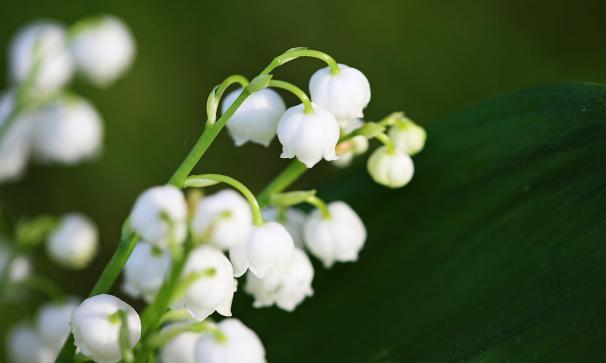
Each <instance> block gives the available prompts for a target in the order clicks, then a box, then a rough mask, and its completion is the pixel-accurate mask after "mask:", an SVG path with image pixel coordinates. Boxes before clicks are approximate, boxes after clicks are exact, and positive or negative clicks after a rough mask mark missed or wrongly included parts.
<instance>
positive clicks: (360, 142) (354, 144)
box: [333, 135, 368, 168]
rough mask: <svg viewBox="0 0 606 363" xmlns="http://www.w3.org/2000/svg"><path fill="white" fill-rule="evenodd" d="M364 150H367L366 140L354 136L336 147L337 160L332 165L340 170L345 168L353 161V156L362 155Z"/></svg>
mask: <svg viewBox="0 0 606 363" xmlns="http://www.w3.org/2000/svg"><path fill="white" fill-rule="evenodd" d="M366 150H368V139H367V138H366V137H364V136H362V135H358V136H354V137H352V138H351V139H349V140H347V141H344V142H342V143H340V144H338V145H337V155H338V156H339V159H338V160H335V161H333V163H334V164H335V165H336V166H337V167H340V168H344V167H347V166H349V165H350V164H351V162H352V161H353V158H354V156H357V155H360V154H363V153H365V152H366Z"/></svg>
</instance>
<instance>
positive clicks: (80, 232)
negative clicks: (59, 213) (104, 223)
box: [46, 213, 98, 269]
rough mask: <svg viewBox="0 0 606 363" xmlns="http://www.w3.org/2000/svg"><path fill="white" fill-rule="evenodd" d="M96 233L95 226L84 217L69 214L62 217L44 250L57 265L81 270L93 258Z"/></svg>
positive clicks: (95, 248) (95, 249) (96, 241)
mask: <svg viewBox="0 0 606 363" xmlns="http://www.w3.org/2000/svg"><path fill="white" fill-rule="evenodd" d="M97 244H98V232H97V227H96V226H95V224H94V223H93V222H92V221H91V220H90V219H89V218H88V217H86V216H84V215H82V214H79V213H70V214H67V215H65V216H63V217H62V218H61V220H60V222H59V225H58V226H57V227H56V228H55V230H53V232H52V233H51V234H50V236H49V237H48V240H47V242H46V250H47V251H48V255H49V256H50V257H51V259H52V260H53V261H55V262H56V263H58V264H59V265H62V266H65V267H68V268H73V269H81V268H84V267H86V266H88V264H89V262H90V261H91V260H92V258H93V257H94V256H95V252H96V251H97Z"/></svg>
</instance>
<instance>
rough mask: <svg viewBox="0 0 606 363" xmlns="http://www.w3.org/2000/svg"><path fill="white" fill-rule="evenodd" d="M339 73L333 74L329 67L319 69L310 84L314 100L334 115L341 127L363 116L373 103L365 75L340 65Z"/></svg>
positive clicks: (310, 91)
mask: <svg viewBox="0 0 606 363" xmlns="http://www.w3.org/2000/svg"><path fill="white" fill-rule="evenodd" d="M339 69H340V72H339V73H337V74H331V73H330V68H329V67H325V68H322V69H319V70H317V71H316V72H315V73H314V74H313V75H312V76H311V79H310V81H309V93H310V94H311V99H312V101H313V102H315V103H316V104H318V105H320V106H321V107H323V108H324V109H326V110H327V111H328V112H330V113H332V114H333V115H334V116H335V118H336V119H337V121H339V124H340V125H341V127H346V126H347V125H348V123H349V122H351V121H352V120H354V119H356V118H361V117H363V116H364V108H366V106H367V105H368V102H370V84H369V83H368V79H367V78H366V76H364V74H363V73H362V72H360V71H359V70H357V69H355V68H351V67H348V66H346V65H344V64H339Z"/></svg>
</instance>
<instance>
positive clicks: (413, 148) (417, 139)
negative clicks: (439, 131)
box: [388, 118, 427, 156]
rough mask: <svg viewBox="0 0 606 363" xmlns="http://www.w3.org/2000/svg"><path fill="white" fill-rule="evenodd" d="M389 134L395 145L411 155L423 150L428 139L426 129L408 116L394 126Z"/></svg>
mask: <svg viewBox="0 0 606 363" xmlns="http://www.w3.org/2000/svg"><path fill="white" fill-rule="evenodd" d="M388 134H389V137H390V138H391V140H393V143H394V146H395V147H396V148H398V149H400V150H402V151H403V152H405V153H406V154H408V155H410V156H412V155H415V154H417V153H418V152H420V151H421V150H423V147H424V146H425V140H426V139H427V132H425V129H424V128H422V127H421V126H419V125H417V124H415V123H414V122H412V121H411V120H409V119H408V118H404V119H403V120H402V121H401V122H400V123H398V124H396V125H394V126H392V127H391V128H390V129H389V133H388Z"/></svg>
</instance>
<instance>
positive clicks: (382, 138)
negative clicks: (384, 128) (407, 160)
mask: <svg viewBox="0 0 606 363" xmlns="http://www.w3.org/2000/svg"><path fill="white" fill-rule="evenodd" d="M375 137H376V139H377V140H379V141H381V142H382V143H383V145H385V147H386V148H387V152H388V153H390V154H393V153H394V152H395V151H396V148H395V146H394V144H393V141H391V139H390V138H389V136H387V135H386V134H385V133H381V134H379V135H377V136H375Z"/></svg>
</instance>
